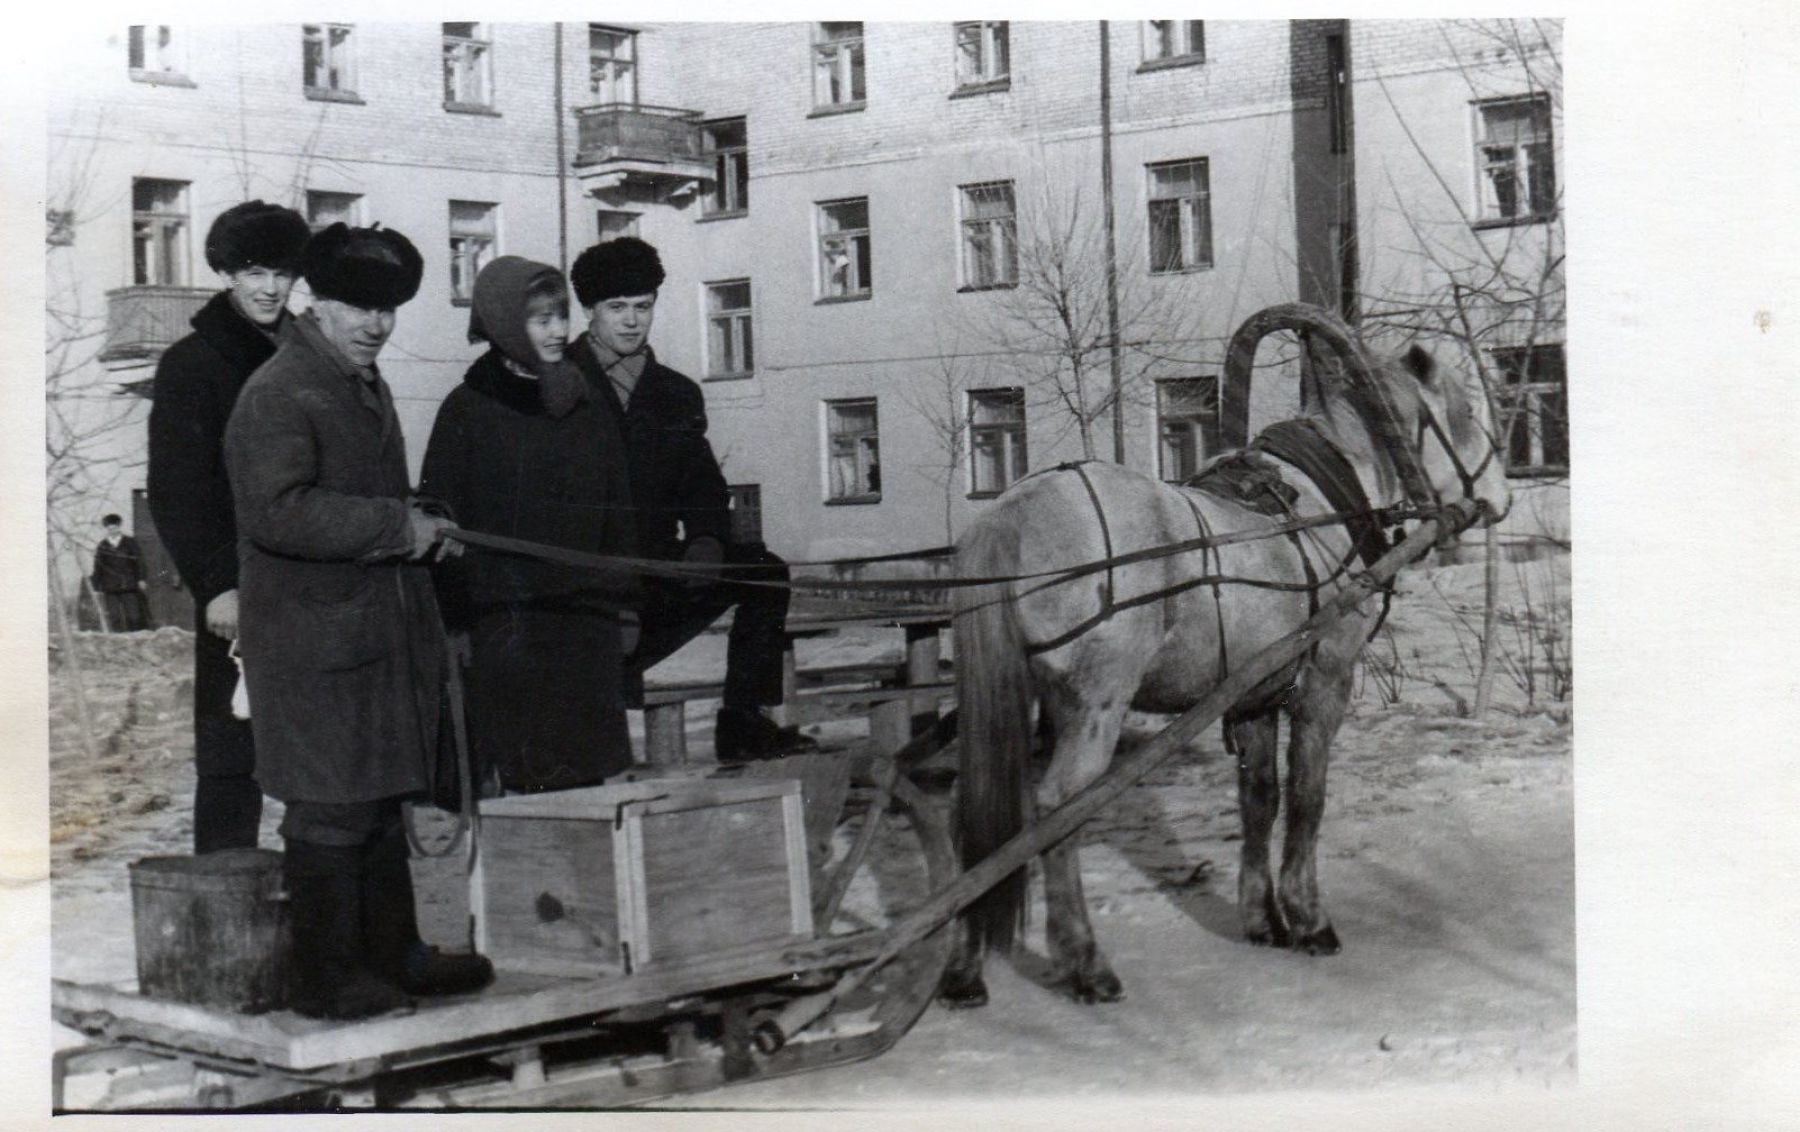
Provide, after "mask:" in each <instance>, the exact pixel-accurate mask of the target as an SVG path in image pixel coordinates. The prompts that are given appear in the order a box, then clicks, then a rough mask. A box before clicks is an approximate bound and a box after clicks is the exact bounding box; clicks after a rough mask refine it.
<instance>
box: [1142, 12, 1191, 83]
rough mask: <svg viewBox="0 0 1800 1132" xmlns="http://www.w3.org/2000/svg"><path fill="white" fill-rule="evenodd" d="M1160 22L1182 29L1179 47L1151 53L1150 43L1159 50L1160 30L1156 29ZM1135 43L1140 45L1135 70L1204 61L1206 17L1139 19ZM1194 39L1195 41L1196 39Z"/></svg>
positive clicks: (1186, 64) (1181, 65) (1158, 68)
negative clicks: (1163, 52) (1193, 18)
mask: <svg viewBox="0 0 1800 1132" xmlns="http://www.w3.org/2000/svg"><path fill="white" fill-rule="evenodd" d="M1160 24H1172V25H1175V26H1176V27H1178V28H1182V29H1185V30H1184V31H1183V33H1182V37H1181V44H1180V47H1181V48H1184V49H1183V50H1174V51H1171V52H1170V53H1169V54H1167V55H1163V54H1154V53H1152V49H1153V44H1154V46H1155V48H1156V49H1158V50H1160V48H1161V40H1162V38H1163V37H1162V34H1161V32H1160V31H1159V30H1158V25H1160ZM1138 37H1139V46H1140V47H1141V48H1142V56H1141V57H1142V60H1143V61H1142V62H1141V63H1139V64H1138V70H1139V71H1160V70H1164V69H1165V68H1169V67H1195V66H1199V65H1200V64H1202V63H1204V62H1206V21H1205V20H1141V21H1139V23H1138ZM1196 41H1197V42H1196Z"/></svg>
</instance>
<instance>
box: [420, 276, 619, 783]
mask: <svg viewBox="0 0 1800 1132" xmlns="http://www.w3.org/2000/svg"><path fill="white" fill-rule="evenodd" d="M469 313H470V318H469V337H470V338H471V339H474V340H482V341H487V342H490V343H492V344H493V348H492V349H490V350H488V351H487V352H486V353H485V354H483V355H482V356H481V358H480V359H479V360H477V361H476V362H475V364H474V365H472V366H470V367H469V372H468V374H467V375H465V376H464V378H463V383H462V384H461V385H459V386H457V387H456V388H455V389H453V390H451V391H450V395H449V396H448V397H446V398H445V399H444V403H443V405H442V406H440V407H439V409H438V415H437V422H436V424H434V425H433V426H432V430H431V442H430V444H429V445H428V446H427V447H426V450H425V465H424V470H423V473H422V474H421V477H420V481H419V491H420V492H421V493H422V494H424V495H426V496H428V497H430V498H432V499H434V500H441V501H442V502H443V503H445V504H447V505H448V506H449V508H450V513H451V517H452V518H454V519H455V520H456V523H457V525H458V526H459V527H462V528H464V529H466V530H470V531H479V532H482V533H485V534H492V535H503V536H506V537H508V538H518V539H526V540H528V541H531V542H539V543H548V544H550V545H552V546H561V547H566V548H568V549H570V550H579V551H585V552H587V553H589V554H610V555H624V556H629V555H631V554H633V553H634V544H633V522H632V515H631V496H630V489H629V486H628V484H627V480H626V471H625V448H624V443H623V442H622V441H621V440H620V439H619V433H618V429H617V428H616V427H615V425H614V422H613V418H612V414H611V413H610V412H609V411H608V410H607V408H606V407H605V405H603V404H602V403H601V401H600V398H599V397H598V396H597V395H596V394H594V393H593V392H592V391H590V390H589V389H588V387H587V382H586V381H584V380H583V379H582V376H581V371H580V370H578V369H576V368H575V366H574V365H573V364H572V363H571V362H569V361H568V359H567V358H566V357H565V347H566V345H567V342H568V336H569V284H568V281H567V280H566V279H564V278H563V274H562V272H560V271H558V270H556V268H554V267H551V266H549V265H548V264H543V263H533V262H532V261H530V260H528V259H523V258H521V257H519V256H500V257H499V258H497V259H495V260H493V261H492V262H491V263H489V264H488V265H487V266H485V267H483V268H482V269H481V274H480V275H478V276H477V277H476V279H475V295H474V303H473V306H472V308H471V310H470V312H469ZM437 582H438V595H439V599H440V601H441V602H442V604H443V606H444V613H445V620H446V621H449V622H451V623H452V625H453V627H454V628H456V629H459V630H463V631H466V632H468V634H469V637H470V645H471V658H470V662H469V679H468V696H469V698H468V723H469V746H470V748H471V751H472V753H473V755H474V761H475V764H476V766H478V767H480V768H482V769H483V771H485V770H486V769H487V768H490V767H491V768H493V769H494V770H495V771H497V772H498V775H499V778H500V782H501V785H503V786H504V787H505V788H506V789H508V790H511V791H521V792H531V791H538V790H562V789H568V788H570V787H576V786H594V785H598V784H599V783H601V782H602V781H604V780H605V779H607V778H610V777H612V776H614V775H617V774H618V773H620V772H621V771H624V770H625V769H627V768H628V767H630V766H631V738H630V735H629V733H628V732H627V730H626V722H625V703H624V700H623V698H622V695H621V682H620V681H621V676H620V671H621V664H622V659H623V658H622V652H623V651H624V648H623V646H624V641H623V639H622V637H623V634H625V633H630V634H631V635H632V636H633V637H635V634H636V631H637V614H636V613H635V612H634V611H632V610H631V607H632V606H634V605H635V604H636V597H637V587H636V585H635V579H634V578H633V577H632V576H631V575H630V574H628V573H625V572H624V571H615V572H605V571H596V570H588V569H583V568H580V567H575V566H565V565H561V564H559V563H555V562H546V561H543V560H541V559H536V558H530V557H527V556H525V555H517V554H490V553H482V552H480V551H477V552H476V553H472V554H466V555H463V556H461V557H459V558H457V559H456V560H455V561H453V562H447V563H444V564H443V565H442V566H441V567H440V568H439V570H438V572H437Z"/></svg>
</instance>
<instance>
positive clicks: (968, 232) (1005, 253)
mask: <svg viewBox="0 0 1800 1132" xmlns="http://www.w3.org/2000/svg"><path fill="white" fill-rule="evenodd" d="M961 204H962V273H963V289H964V290H967V291H980V290H986V289H987V288H990V287H1011V286H1013V285H1014V284H1016V283H1018V281H1019V245H1018V214H1017V209H1016V207H1015V205H1014V202H1013V183H1012V182H1011V181H986V182H983V183H981V184H977V185H963V186H962V187H961Z"/></svg>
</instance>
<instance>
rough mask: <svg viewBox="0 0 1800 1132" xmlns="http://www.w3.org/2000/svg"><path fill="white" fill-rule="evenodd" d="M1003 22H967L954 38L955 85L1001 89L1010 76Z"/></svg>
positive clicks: (956, 32)
mask: <svg viewBox="0 0 1800 1132" xmlns="http://www.w3.org/2000/svg"><path fill="white" fill-rule="evenodd" d="M1007 28H1008V24H1007V22H1006V21H1005V20H967V21H964V22H962V23H958V24H957V25H956V28H955V34H956V85H957V87H959V88H964V89H966V88H970V87H974V88H979V89H987V88H991V87H996V86H1000V85H1003V84H1005V83H1006V82H1007V80H1008V79H1009V78H1010V77H1011V75H1012V59H1011V51H1010V50H1009V48H1008V45H1007Z"/></svg>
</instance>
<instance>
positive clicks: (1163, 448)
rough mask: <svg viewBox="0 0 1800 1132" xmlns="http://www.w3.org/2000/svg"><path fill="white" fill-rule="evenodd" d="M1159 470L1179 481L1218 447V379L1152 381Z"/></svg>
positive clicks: (1196, 378)
mask: <svg viewBox="0 0 1800 1132" xmlns="http://www.w3.org/2000/svg"><path fill="white" fill-rule="evenodd" d="M1156 425H1157V431H1158V433H1159V434H1160V445H1159V452H1160V460H1161V465H1160V469H1159V470H1160V472H1161V475H1162V478H1163V479H1165V480H1167V481H1168V482H1170V483H1180V482H1182V481H1183V480H1186V479H1188V478H1189V477H1191V476H1192V475H1193V474H1194V473H1195V472H1197V471H1199V470H1200V465H1201V464H1203V463H1205V462H1206V461H1207V459H1208V458H1209V457H1211V456H1212V455H1213V454H1214V453H1215V452H1216V451H1217V450H1218V448H1219V379H1218V378H1216V377H1175V378H1167V379H1164V380H1162V381H1159V382H1157V383H1156Z"/></svg>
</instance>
